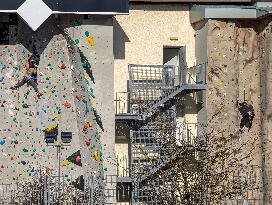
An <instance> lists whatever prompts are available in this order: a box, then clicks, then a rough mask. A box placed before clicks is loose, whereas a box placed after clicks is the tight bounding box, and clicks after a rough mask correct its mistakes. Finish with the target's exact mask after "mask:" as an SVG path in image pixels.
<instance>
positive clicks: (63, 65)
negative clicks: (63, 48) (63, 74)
mask: <svg viewBox="0 0 272 205" xmlns="http://www.w3.org/2000/svg"><path fill="white" fill-rule="evenodd" d="M59 68H60V69H61V70H64V69H65V68H67V65H66V64H64V63H63V64H60V65H59Z"/></svg>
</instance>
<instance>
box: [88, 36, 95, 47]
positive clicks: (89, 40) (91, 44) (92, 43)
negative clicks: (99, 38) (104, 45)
mask: <svg viewBox="0 0 272 205" xmlns="http://www.w3.org/2000/svg"><path fill="white" fill-rule="evenodd" d="M88 42H89V44H90V46H94V39H93V37H89V38H88Z"/></svg>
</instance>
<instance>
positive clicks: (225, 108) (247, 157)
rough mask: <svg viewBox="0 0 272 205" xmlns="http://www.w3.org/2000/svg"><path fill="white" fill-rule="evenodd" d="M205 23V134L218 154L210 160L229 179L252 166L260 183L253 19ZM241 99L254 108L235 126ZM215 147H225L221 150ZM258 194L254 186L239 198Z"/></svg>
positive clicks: (258, 85) (257, 53)
mask: <svg viewBox="0 0 272 205" xmlns="http://www.w3.org/2000/svg"><path fill="white" fill-rule="evenodd" d="M254 26H256V27H254ZM206 28H207V51H206V52H207V58H208V59H207V60H208V68H207V80H208V81H207V83H208V90H207V92H206V95H207V104H206V106H207V107H206V108H207V109H206V110H207V128H208V129H207V133H208V136H209V137H210V140H211V141H210V145H211V150H212V149H214V151H215V152H217V154H218V155H217V159H215V161H216V160H218V163H216V162H215V163H214V169H215V170H220V171H222V170H221V167H223V168H222V169H223V170H224V171H226V173H229V176H227V177H226V180H228V179H231V178H232V177H233V176H235V175H237V174H238V172H239V175H241V176H243V175H244V178H246V177H247V176H248V173H249V172H251V171H250V170H251V169H252V166H253V167H254V168H253V169H254V172H255V173H256V174H255V175H256V176H254V177H255V179H254V180H256V181H257V184H258V185H260V186H262V174H261V170H262V154H263V152H262V138H261V133H262V124H261V116H262V114H261V98H260V96H261V82H260V76H261V71H260V66H259V65H260V51H259V41H260V37H259V36H258V29H259V28H258V23H257V22H238V21H237V22H235V21H234V22H228V21H217V20H209V21H208V22H207V23H206ZM204 52H205V51H204ZM243 102H246V103H248V104H250V105H252V106H253V108H254V114H255V116H254V119H253V125H252V127H251V128H250V129H248V128H245V127H243V128H241V127H240V123H241V118H242V116H241V113H240V112H239V110H238V105H239V103H243ZM222 146H223V148H222ZM225 148H227V149H225ZM220 150H224V151H222V153H220ZM220 154H221V156H219V155H220ZM218 156H219V157H218ZM223 156H225V157H223ZM219 167H220V168H219ZM226 183H228V182H226ZM250 183H255V181H254V182H253V181H252V182H249V184H250ZM248 186H250V185H248ZM254 186H255V185H254ZM261 195H262V194H261V192H260V189H259V190H256V191H254V192H252V193H250V194H249V195H247V196H241V197H242V199H244V200H248V199H250V200H254V199H258V200H259V199H261Z"/></svg>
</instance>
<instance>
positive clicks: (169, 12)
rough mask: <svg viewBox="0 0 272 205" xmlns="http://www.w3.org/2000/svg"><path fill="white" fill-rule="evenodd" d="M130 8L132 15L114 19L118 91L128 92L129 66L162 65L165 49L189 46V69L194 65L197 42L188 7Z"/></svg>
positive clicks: (156, 6)
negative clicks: (165, 47)
mask: <svg viewBox="0 0 272 205" xmlns="http://www.w3.org/2000/svg"><path fill="white" fill-rule="evenodd" d="M129 9H130V11H129V15H125V16H117V17H116V18H115V20H114V55H115V56H114V57H115V61H114V76H115V82H116V83H115V85H114V89H115V92H122V91H127V80H128V64H154V65H156V64H158V65H162V64H163V47H164V46H180V47H181V46H186V57H187V59H186V60H187V63H188V66H192V65H194V63H195V49H194V46H195V44H194V43H195V39H194V29H193V27H192V26H191V25H190V21H189V6H187V5H180V4H138V5H133V4H131V5H130V8H129ZM171 37H174V38H176V39H177V40H171Z"/></svg>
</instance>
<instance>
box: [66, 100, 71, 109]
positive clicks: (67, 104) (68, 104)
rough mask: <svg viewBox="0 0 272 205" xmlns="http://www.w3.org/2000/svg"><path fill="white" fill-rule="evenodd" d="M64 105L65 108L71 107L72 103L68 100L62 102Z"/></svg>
mask: <svg viewBox="0 0 272 205" xmlns="http://www.w3.org/2000/svg"><path fill="white" fill-rule="evenodd" d="M64 107H66V108H71V107H72V105H71V103H69V102H67V101H66V102H65V103H64Z"/></svg>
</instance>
